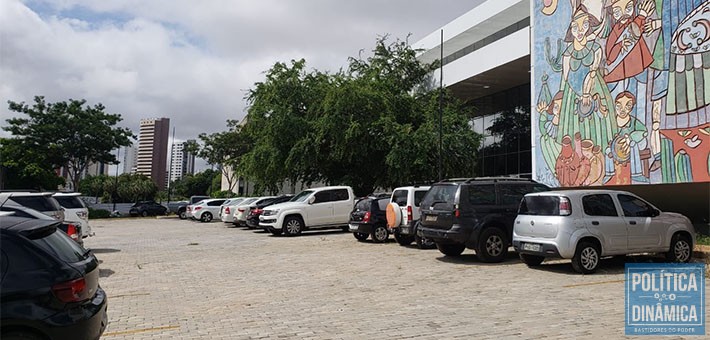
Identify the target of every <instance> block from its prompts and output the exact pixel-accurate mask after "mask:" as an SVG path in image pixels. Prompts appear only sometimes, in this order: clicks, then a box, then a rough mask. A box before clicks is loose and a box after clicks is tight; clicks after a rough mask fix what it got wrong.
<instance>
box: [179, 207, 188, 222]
mask: <svg viewBox="0 0 710 340" xmlns="http://www.w3.org/2000/svg"><path fill="white" fill-rule="evenodd" d="M178 216H180V219H181V220H185V219H187V211H185V209H181V210H180V211H178Z"/></svg>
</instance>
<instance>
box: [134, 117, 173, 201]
mask: <svg viewBox="0 0 710 340" xmlns="http://www.w3.org/2000/svg"><path fill="white" fill-rule="evenodd" d="M169 130H170V119H169V118H151V119H141V121H140V131H139V134H138V152H137V156H136V173H139V174H143V175H146V176H148V177H149V178H150V179H152V180H153V183H155V185H156V186H157V187H158V188H159V189H160V190H162V189H164V188H165V180H166V173H167V164H166V163H167V159H168V133H169Z"/></svg>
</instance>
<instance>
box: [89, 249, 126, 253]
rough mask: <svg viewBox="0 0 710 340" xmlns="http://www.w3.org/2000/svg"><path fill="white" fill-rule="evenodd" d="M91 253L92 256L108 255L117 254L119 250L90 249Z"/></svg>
mask: <svg viewBox="0 0 710 340" xmlns="http://www.w3.org/2000/svg"><path fill="white" fill-rule="evenodd" d="M91 251H92V252H93V253H94V254H108V253H117V252H119V251H121V249H113V248H91Z"/></svg>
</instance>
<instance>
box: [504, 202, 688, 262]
mask: <svg viewBox="0 0 710 340" xmlns="http://www.w3.org/2000/svg"><path fill="white" fill-rule="evenodd" d="M693 244H695V229H694V228H693V224H692V223H691V222H690V220H689V219H688V218H687V217H685V216H683V215H681V214H677V213H671V212H661V211H660V210H658V209H657V208H656V207H654V206H653V205H651V204H650V203H648V202H646V201H644V200H642V199H640V198H639V197H637V196H635V195H634V194H632V193H628V192H625V191H615V190H569V191H548V192H540V193H534V194H527V195H525V197H523V199H522V201H521V202H520V208H519V210H518V217H517V218H516V219H515V227H514V229H513V247H514V248H515V250H516V251H517V252H518V254H520V258H521V259H522V260H523V262H525V263H526V264H527V265H528V266H537V265H539V264H540V263H542V261H543V260H544V259H545V258H563V259H572V268H574V270H575V271H577V272H580V273H584V274H589V273H592V272H594V271H595V270H596V269H597V266H598V265H599V260H600V259H601V257H604V256H611V255H626V254H635V253H665V254H666V257H667V259H668V260H669V261H672V262H688V261H690V258H691V257H692V254H693Z"/></svg>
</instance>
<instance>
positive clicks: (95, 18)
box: [0, 0, 483, 140]
mask: <svg viewBox="0 0 710 340" xmlns="http://www.w3.org/2000/svg"><path fill="white" fill-rule="evenodd" d="M481 2H483V1H482V0H468V1H465V0H379V1H377V0H359V1H352V0H350V1H346V0H202V1H197V0H192V1H191V0H93V1H92V0H27V1H19V0H2V1H0V79H2V81H0V100H1V102H0V117H1V118H2V121H1V122H0V124H2V125H4V123H5V119H7V118H9V117H11V116H14V115H15V113H13V112H10V111H8V110H7V104H6V103H7V101H8V100H12V101H25V102H31V101H32V98H33V97H34V96H35V95H43V96H45V97H46V98H47V100H48V101H50V102H53V101H63V100H67V99H69V98H73V99H82V98H83V99H86V100H87V101H88V102H89V103H90V104H92V105H93V104H95V103H99V102H100V103H103V104H104V105H105V106H106V107H107V111H108V112H111V113H120V114H121V115H122V116H123V119H124V120H123V122H122V125H123V126H126V127H129V128H131V129H133V130H134V131H137V129H138V122H139V120H140V119H141V118H149V117H169V118H170V120H171V128H172V127H176V131H175V133H176V139H179V140H185V139H188V138H196V136H197V135H198V134H200V133H202V132H207V133H212V132H218V131H223V130H224V129H225V128H224V126H225V124H224V123H225V121H226V120H227V119H240V118H242V117H243V116H244V114H245V107H246V103H245V101H244V95H245V93H246V90H248V89H249V88H251V87H252V86H253V84H254V82H257V81H261V80H262V79H263V73H264V71H266V70H268V69H269V68H270V67H271V66H272V65H273V64H274V63H275V62H278V61H284V62H286V61H289V60H291V59H300V58H305V59H306V62H307V64H308V65H309V66H310V67H311V68H316V69H318V70H323V71H325V70H331V71H335V70H337V69H339V68H341V67H344V66H345V65H346V62H347V58H348V57H349V56H357V55H358V53H359V51H360V50H362V49H364V50H366V51H369V50H371V49H372V47H373V46H374V42H375V40H376V38H377V37H378V36H381V35H385V34H389V35H390V36H391V37H393V38H400V39H405V38H406V37H407V34H411V36H410V37H409V41H410V42H412V43H413V42H416V41H417V40H419V39H421V38H423V37H425V36H426V35H428V34H429V33H431V32H433V31H435V30H437V29H438V28H439V27H441V26H443V25H444V24H446V23H448V22H449V21H451V20H453V19H455V18H456V17H458V16H460V15H462V14H464V13H466V12H467V11H469V10H471V9H472V8H474V7H475V6H476V5H478V4H479V3H481Z"/></svg>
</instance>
